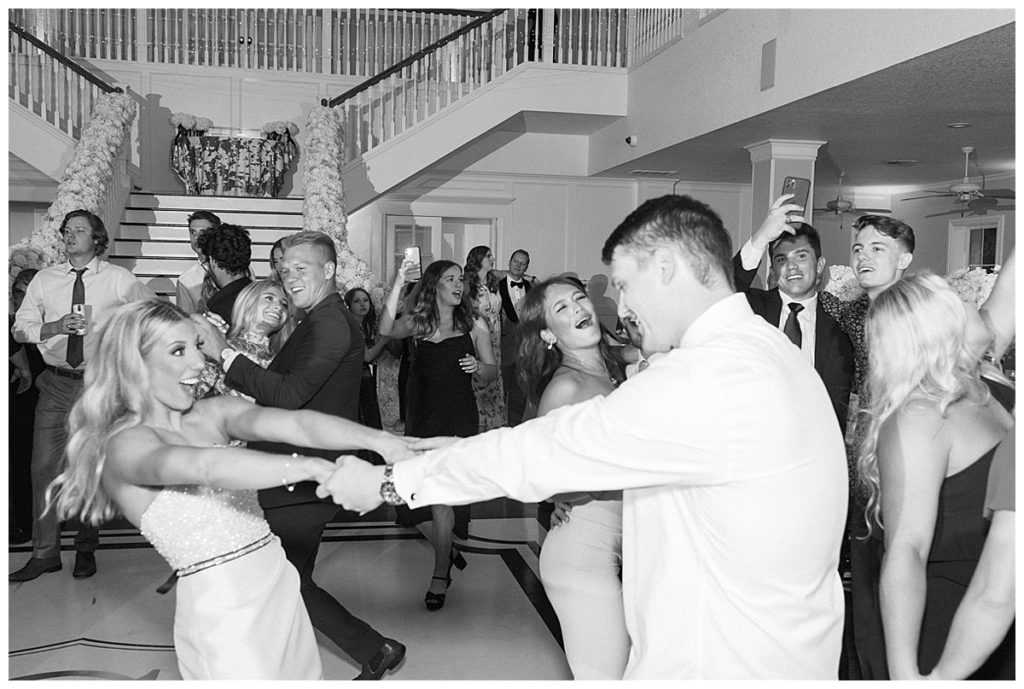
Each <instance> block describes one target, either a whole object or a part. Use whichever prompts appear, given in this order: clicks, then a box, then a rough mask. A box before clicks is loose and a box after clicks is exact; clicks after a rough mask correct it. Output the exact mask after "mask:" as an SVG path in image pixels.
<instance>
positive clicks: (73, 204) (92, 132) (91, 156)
mask: <svg viewBox="0 0 1024 689" xmlns="http://www.w3.org/2000/svg"><path fill="white" fill-rule="evenodd" d="M136 110H137V106H136V103H135V101H134V100H133V99H132V97H131V96H130V95H128V94H127V93H106V94H103V95H101V96H100V97H99V98H98V99H97V101H96V106H95V108H94V109H93V112H92V118H91V119H90V121H89V124H88V125H86V127H85V130H84V131H83V132H82V138H81V140H79V142H78V145H77V146H76V147H75V150H74V152H73V153H72V154H71V161H70V162H69V163H68V166H67V168H66V169H65V170H64V176H63V177H62V178H61V181H60V184H58V185H57V195H56V197H55V198H54V200H53V203H51V204H50V207H49V209H47V211H46V217H45V218H44V221H43V225H42V227H40V228H38V229H36V230H35V231H34V232H33V233H32V234H31V235H30V236H29V237H27V238H26V239H23V240H21V241H20V242H18V243H17V244H15V245H13V246H12V247H11V248H10V253H9V256H8V258H9V264H8V278H9V282H13V281H14V277H15V276H16V275H17V274H18V273H20V272H21V271H22V270H24V269H25V268H45V267H46V266H49V265H53V264H55V263H60V262H62V261H64V260H66V257H67V254H66V252H65V250H64V241H63V239H62V238H61V236H60V225H61V223H62V222H63V221H64V216H65V215H67V214H68V213H70V212H71V211H73V210H79V209H85V210H87V211H91V212H93V213H97V214H99V213H100V211H101V210H102V207H103V203H104V199H105V196H106V193H107V185H108V184H109V183H110V180H111V179H112V178H113V174H114V163H115V161H116V160H117V154H118V151H119V149H120V148H121V144H122V143H123V142H124V140H125V138H126V137H127V136H128V134H129V131H130V129H131V124H132V120H133V119H135V113H136ZM8 286H10V285H8Z"/></svg>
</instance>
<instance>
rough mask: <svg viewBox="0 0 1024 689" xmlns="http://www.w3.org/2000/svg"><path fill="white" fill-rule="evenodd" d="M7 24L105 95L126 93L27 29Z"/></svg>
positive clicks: (10, 23) (11, 23) (12, 23)
mask: <svg viewBox="0 0 1024 689" xmlns="http://www.w3.org/2000/svg"><path fill="white" fill-rule="evenodd" d="M7 24H8V25H9V27H10V30H11V31H13V32H14V33H16V34H18V36H20V37H21V38H23V39H25V40H26V41H28V42H29V43H31V44H32V45H34V46H35V47H37V48H39V49H40V50H42V51H43V52H44V53H46V54H47V55H49V56H50V57H52V58H53V59H54V60H56V61H57V62H60V63H61V64H62V65H64V66H66V67H67V68H68V69H70V70H71V71H72V72H75V73H76V74H78V75H80V76H81V77H82V78H83V79H85V80H86V81H88V82H90V83H92V84H95V85H96V86H97V87H98V88H99V89H100V90H101V91H103V92H104V93H124V89H123V88H121V87H120V86H114V85H113V84H108V83H107V82H105V81H103V80H102V79H100V78H99V77H98V76H96V75H95V74H93V73H92V72H90V71H89V70H87V69H86V68H85V67H82V66H81V65H79V64H78V63H76V62H74V61H73V60H71V59H69V58H68V57H67V56H66V55H61V54H60V53H59V52H58V51H56V50H54V49H53V48H51V47H50V46H48V45H47V44H46V43H44V42H42V41H41V40H39V39H38V38H36V37H35V36H33V35H32V34H30V33H29V32H28V31H25V29H22V28H21V27H19V26H18V25H17V24H15V23H14V22H7Z"/></svg>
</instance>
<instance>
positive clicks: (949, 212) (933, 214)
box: [924, 208, 964, 218]
mask: <svg viewBox="0 0 1024 689" xmlns="http://www.w3.org/2000/svg"><path fill="white" fill-rule="evenodd" d="M963 214H964V212H963V211H962V210H960V209H959V208H958V209H957V210H955V211H946V212H945V213H932V214H931V215H926V216H924V217H926V218H939V217H941V216H943V215H959V216H961V217H963Z"/></svg>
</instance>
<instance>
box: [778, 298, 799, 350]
mask: <svg viewBox="0 0 1024 689" xmlns="http://www.w3.org/2000/svg"><path fill="white" fill-rule="evenodd" d="M803 310H804V305H803V304H797V303H796V302H795V301H791V302H789V318H787V319H786V325H784V326H783V327H782V332H784V333H786V337H788V338H789V339H790V340H792V342H793V344H795V345H796V346H797V347H799V346H800V345H801V343H802V342H803V340H804V338H803V333H801V332H800V322H799V321H798V320H797V319H796V315H797V314H798V313H800V312H801V311H803Z"/></svg>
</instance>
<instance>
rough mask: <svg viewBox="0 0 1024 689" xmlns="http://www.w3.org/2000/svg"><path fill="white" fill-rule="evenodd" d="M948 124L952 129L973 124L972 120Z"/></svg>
mask: <svg viewBox="0 0 1024 689" xmlns="http://www.w3.org/2000/svg"><path fill="white" fill-rule="evenodd" d="M946 126H947V127H949V128H950V129H967V128H968V127H970V126H971V123H970V122H954V123H952V124H947V125H946Z"/></svg>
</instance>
